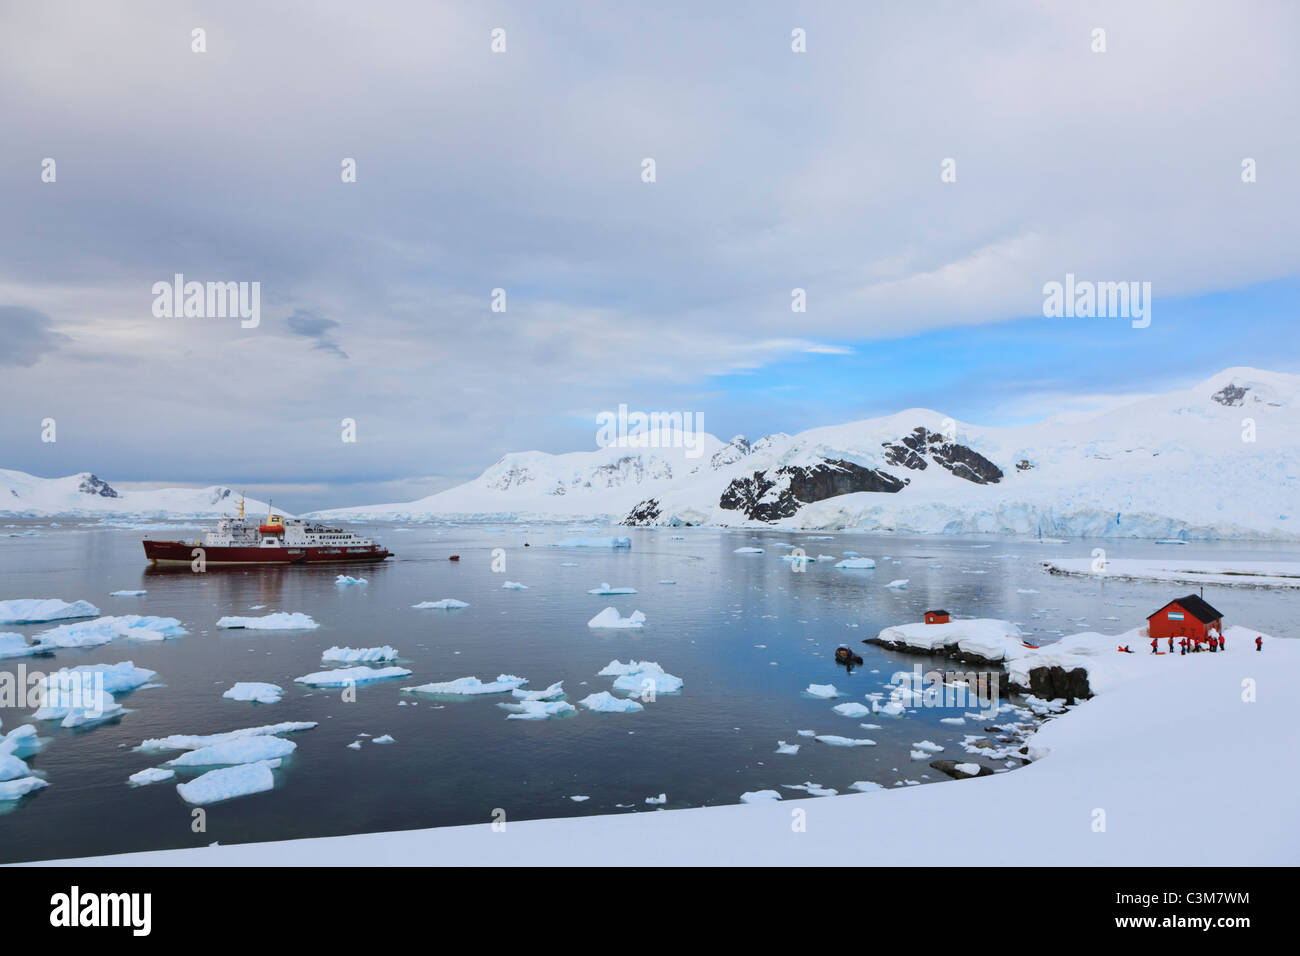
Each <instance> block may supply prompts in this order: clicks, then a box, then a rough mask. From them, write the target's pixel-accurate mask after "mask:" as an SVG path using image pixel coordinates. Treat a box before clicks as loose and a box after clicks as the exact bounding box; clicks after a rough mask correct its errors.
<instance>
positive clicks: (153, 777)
mask: <svg viewBox="0 0 1300 956" xmlns="http://www.w3.org/2000/svg"><path fill="white" fill-rule="evenodd" d="M174 776H176V771H175V770H165V769H163V768H162V767H150V768H149V769H148V770H141V771H140V772H139V773H133V774H131V776H129V777H127V778H126V782H127V783H129V784H131V785H132V786H133V787H147V786H148V785H149V784H151V783H162V782H163V781H164V780H170V779H172V777H174Z"/></svg>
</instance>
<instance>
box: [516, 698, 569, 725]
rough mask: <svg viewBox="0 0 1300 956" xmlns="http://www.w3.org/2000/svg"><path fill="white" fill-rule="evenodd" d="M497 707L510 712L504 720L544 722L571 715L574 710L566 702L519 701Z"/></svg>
mask: <svg viewBox="0 0 1300 956" xmlns="http://www.w3.org/2000/svg"><path fill="white" fill-rule="evenodd" d="M497 706H498V707H501V708H503V709H504V710H508V711H510V713H509V714H507V715H506V720H546V719H547V718H548V717H559V716H561V715H563V714H572V713H573V712H574V710H575V708H574V706H573V705H572V704H570V703H569V702H568V701H567V700H521V701H518V702H517V703H501V704H497Z"/></svg>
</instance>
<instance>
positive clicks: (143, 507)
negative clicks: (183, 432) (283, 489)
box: [0, 469, 268, 518]
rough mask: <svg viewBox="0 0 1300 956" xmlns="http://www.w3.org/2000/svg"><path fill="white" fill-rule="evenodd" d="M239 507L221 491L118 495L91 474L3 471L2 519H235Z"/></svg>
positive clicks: (256, 506)
mask: <svg viewBox="0 0 1300 956" xmlns="http://www.w3.org/2000/svg"><path fill="white" fill-rule="evenodd" d="M238 507H239V492H237V491H233V490H231V489H230V488H226V487H223V486H221V485H212V486H211V487H208V488H157V489H155V490H153V491H119V490H117V489H116V488H114V487H113V486H112V485H110V484H109V483H108V482H106V481H104V480H103V479H102V478H99V477H97V476H95V475H92V474H91V473H90V472H88V471H83V472H82V473H81V474H79V475H68V476H67V477H65V478H38V477H36V476H35V475H29V474H27V473H26V472H22V471H7V470H5V469H0V515H3V516H6V517H23V518H43V517H49V516H53V515H78V516H99V515H104V516H107V515H139V516H168V517H189V516H193V517H211V516H224V515H233V514H234V513H235V511H236V509H237V508H238ZM244 507H245V508H246V510H247V512H248V513H249V514H250V515H257V514H264V513H265V512H266V511H267V508H268V505H267V504H266V502H263V501H255V500H254V499H252V498H249V499H247V500H246V501H245V503H244Z"/></svg>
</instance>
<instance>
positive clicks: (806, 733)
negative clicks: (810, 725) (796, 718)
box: [795, 730, 817, 737]
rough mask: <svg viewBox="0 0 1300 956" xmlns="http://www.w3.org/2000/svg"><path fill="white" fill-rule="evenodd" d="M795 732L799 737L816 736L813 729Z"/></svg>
mask: <svg viewBox="0 0 1300 956" xmlns="http://www.w3.org/2000/svg"><path fill="white" fill-rule="evenodd" d="M795 733H796V734H798V735H799V736H800V737H816V736H817V731H815V730H796V731H795Z"/></svg>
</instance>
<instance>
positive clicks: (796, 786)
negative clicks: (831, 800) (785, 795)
mask: <svg viewBox="0 0 1300 956" xmlns="http://www.w3.org/2000/svg"><path fill="white" fill-rule="evenodd" d="M781 786H783V787H785V788H786V789H787V790H802V791H804V792H805V793H809V794H811V795H812V796H814V797H833V796H835V795H836V794H837V793H839V791H838V790H832V789H831V788H830V787H823V786H822V785H821V784H820V783H813V782H812V781H811V780H809V781H806V782H805V783H783V784H781Z"/></svg>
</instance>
